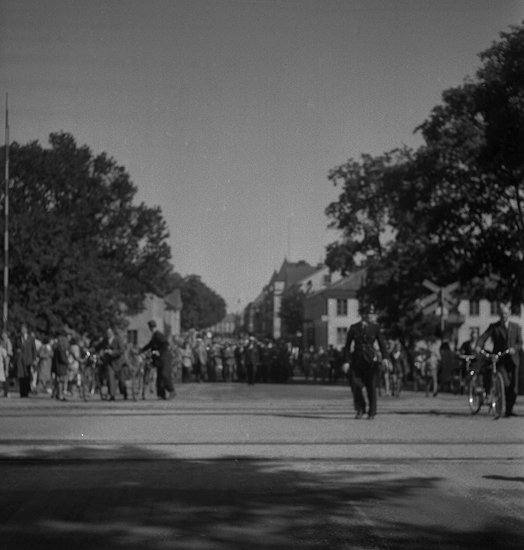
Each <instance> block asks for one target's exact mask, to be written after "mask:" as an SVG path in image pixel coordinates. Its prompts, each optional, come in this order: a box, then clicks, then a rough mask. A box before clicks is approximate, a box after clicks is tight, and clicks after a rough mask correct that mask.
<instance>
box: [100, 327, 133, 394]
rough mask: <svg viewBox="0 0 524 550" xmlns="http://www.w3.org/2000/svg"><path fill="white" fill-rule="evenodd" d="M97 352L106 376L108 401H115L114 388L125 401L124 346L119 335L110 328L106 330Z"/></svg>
mask: <svg viewBox="0 0 524 550" xmlns="http://www.w3.org/2000/svg"><path fill="white" fill-rule="evenodd" d="M99 350H100V351H101V354H102V362H103V364H104V367H105V372H106V375H107V390H108V393H109V400H110V401H115V400H116V387H117V384H118V389H119V391H120V393H121V394H122V395H123V396H124V399H127V389H126V382H125V379H124V370H123V369H124V365H125V356H124V352H125V344H124V341H123V340H122V338H121V337H120V335H119V334H118V332H117V331H116V330H114V329H113V328H112V327H108V328H107V330H106V337H105V338H104V339H103V340H102V342H101V344H100V345H99Z"/></svg>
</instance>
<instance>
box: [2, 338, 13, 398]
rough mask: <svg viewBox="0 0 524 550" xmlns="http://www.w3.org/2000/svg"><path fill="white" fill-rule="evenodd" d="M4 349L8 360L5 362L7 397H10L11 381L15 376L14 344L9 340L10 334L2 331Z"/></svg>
mask: <svg viewBox="0 0 524 550" xmlns="http://www.w3.org/2000/svg"><path fill="white" fill-rule="evenodd" d="M2 347H4V348H5V349H6V351H7V359H6V362H5V372H6V377H7V380H6V384H7V386H6V387H7V392H8V393H7V395H9V380H10V379H11V378H12V377H13V374H12V372H11V369H12V366H13V364H12V360H13V344H12V342H11V339H10V338H9V334H8V333H7V330H3V331H2Z"/></svg>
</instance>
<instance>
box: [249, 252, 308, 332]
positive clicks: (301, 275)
mask: <svg viewBox="0 0 524 550" xmlns="http://www.w3.org/2000/svg"><path fill="white" fill-rule="evenodd" d="M318 269H319V266H312V265H310V264H308V263H307V262H306V261H304V260H301V261H299V262H289V261H288V260H287V259H285V260H284V262H283V263H282V266H281V267H280V269H279V270H278V271H274V273H273V275H272V276H271V279H270V280H269V283H268V284H267V285H266V286H265V287H264V288H263V289H262V292H261V293H260V294H259V295H258V296H257V297H256V299H255V300H254V301H253V302H251V303H250V304H248V306H247V307H246V309H245V310H244V330H245V331H246V332H248V333H250V334H253V335H255V336H257V337H258V338H273V339H275V340H278V339H279V338H281V337H282V321H281V319H280V306H281V304H282V295H283V294H284V292H285V291H286V290H288V289H290V288H291V287H292V286H293V285H295V284H296V283H297V282H298V281H301V280H303V279H305V278H307V277H308V276H310V275H312V274H313V273H315V272H316V271H318Z"/></svg>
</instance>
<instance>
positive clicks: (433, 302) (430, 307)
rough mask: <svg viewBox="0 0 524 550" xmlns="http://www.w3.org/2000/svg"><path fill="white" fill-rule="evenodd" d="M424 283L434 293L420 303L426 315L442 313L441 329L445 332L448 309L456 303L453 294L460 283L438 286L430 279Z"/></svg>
mask: <svg viewBox="0 0 524 550" xmlns="http://www.w3.org/2000/svg"><path fill="white" fill-rule="evenodd" d="M422 284H423V285H424V286H425V287H426V288H427V289H428V290H431V291H432V294H430V295H429V296H426V297H425V298H423V299H422V300H420V302H419V305H420V307H421V308H422V313H423V314H424V315H429V314H431V313H439V314H440V330H441V331H442V333H444V327H445V323H446V310H450V309H451V308H452V307H453V306H454V305H455V300H454V299H453V297H452V296H451V294H452V293H453V292H454V291H455V290H457V288H458V287H459V286H460V283H458V282H455V283H451V284H449V285H447V286H438V285H437V284H435V283H433V282H432V281H430V280H429V279H426V280H425V281H423V282H422Z"/></svg>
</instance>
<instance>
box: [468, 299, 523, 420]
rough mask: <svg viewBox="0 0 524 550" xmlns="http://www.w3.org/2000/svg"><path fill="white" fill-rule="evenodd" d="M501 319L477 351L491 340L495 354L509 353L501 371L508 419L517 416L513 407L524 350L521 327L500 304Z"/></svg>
mask: <svg viewBox="0 0 524 550" xmlns="http://www.w3.org/2000/svg"><path fill="white" fill-rule="evenodd" d="M499 315H500V318H499V320H498V321H497V322H496V323H492V324H491V325H489V327H488V328H487V330H486V331H485V332H484V333H483V334H482V335H481V336H480V338H479V339H478V341H477V344H476V347H475V351H476V352H477V353H480V352H481V350H482V348H483V347H484V344H485V343H486V342H487V341H488V340H489V339H491V341H492V343H493V353H504V352H506V351H507V352H508V353H507V355H504V356H502V357H501V358H500V360H499V361H500V363H499V370H500V372H501V373H502V376H503V377H504V386H505V388H506V414H505V416H506V417H510V416H517V415H516V414H515V413H514V412H513V406H514V405H515V401H516V400H517V372H518V368H519V352H520V350H521V349H522V329H521V328H520V325H518V324H517V323H514V322H512V321H510V320H509V315H510V307H509V305H507V304H499Z"/></svg>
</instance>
